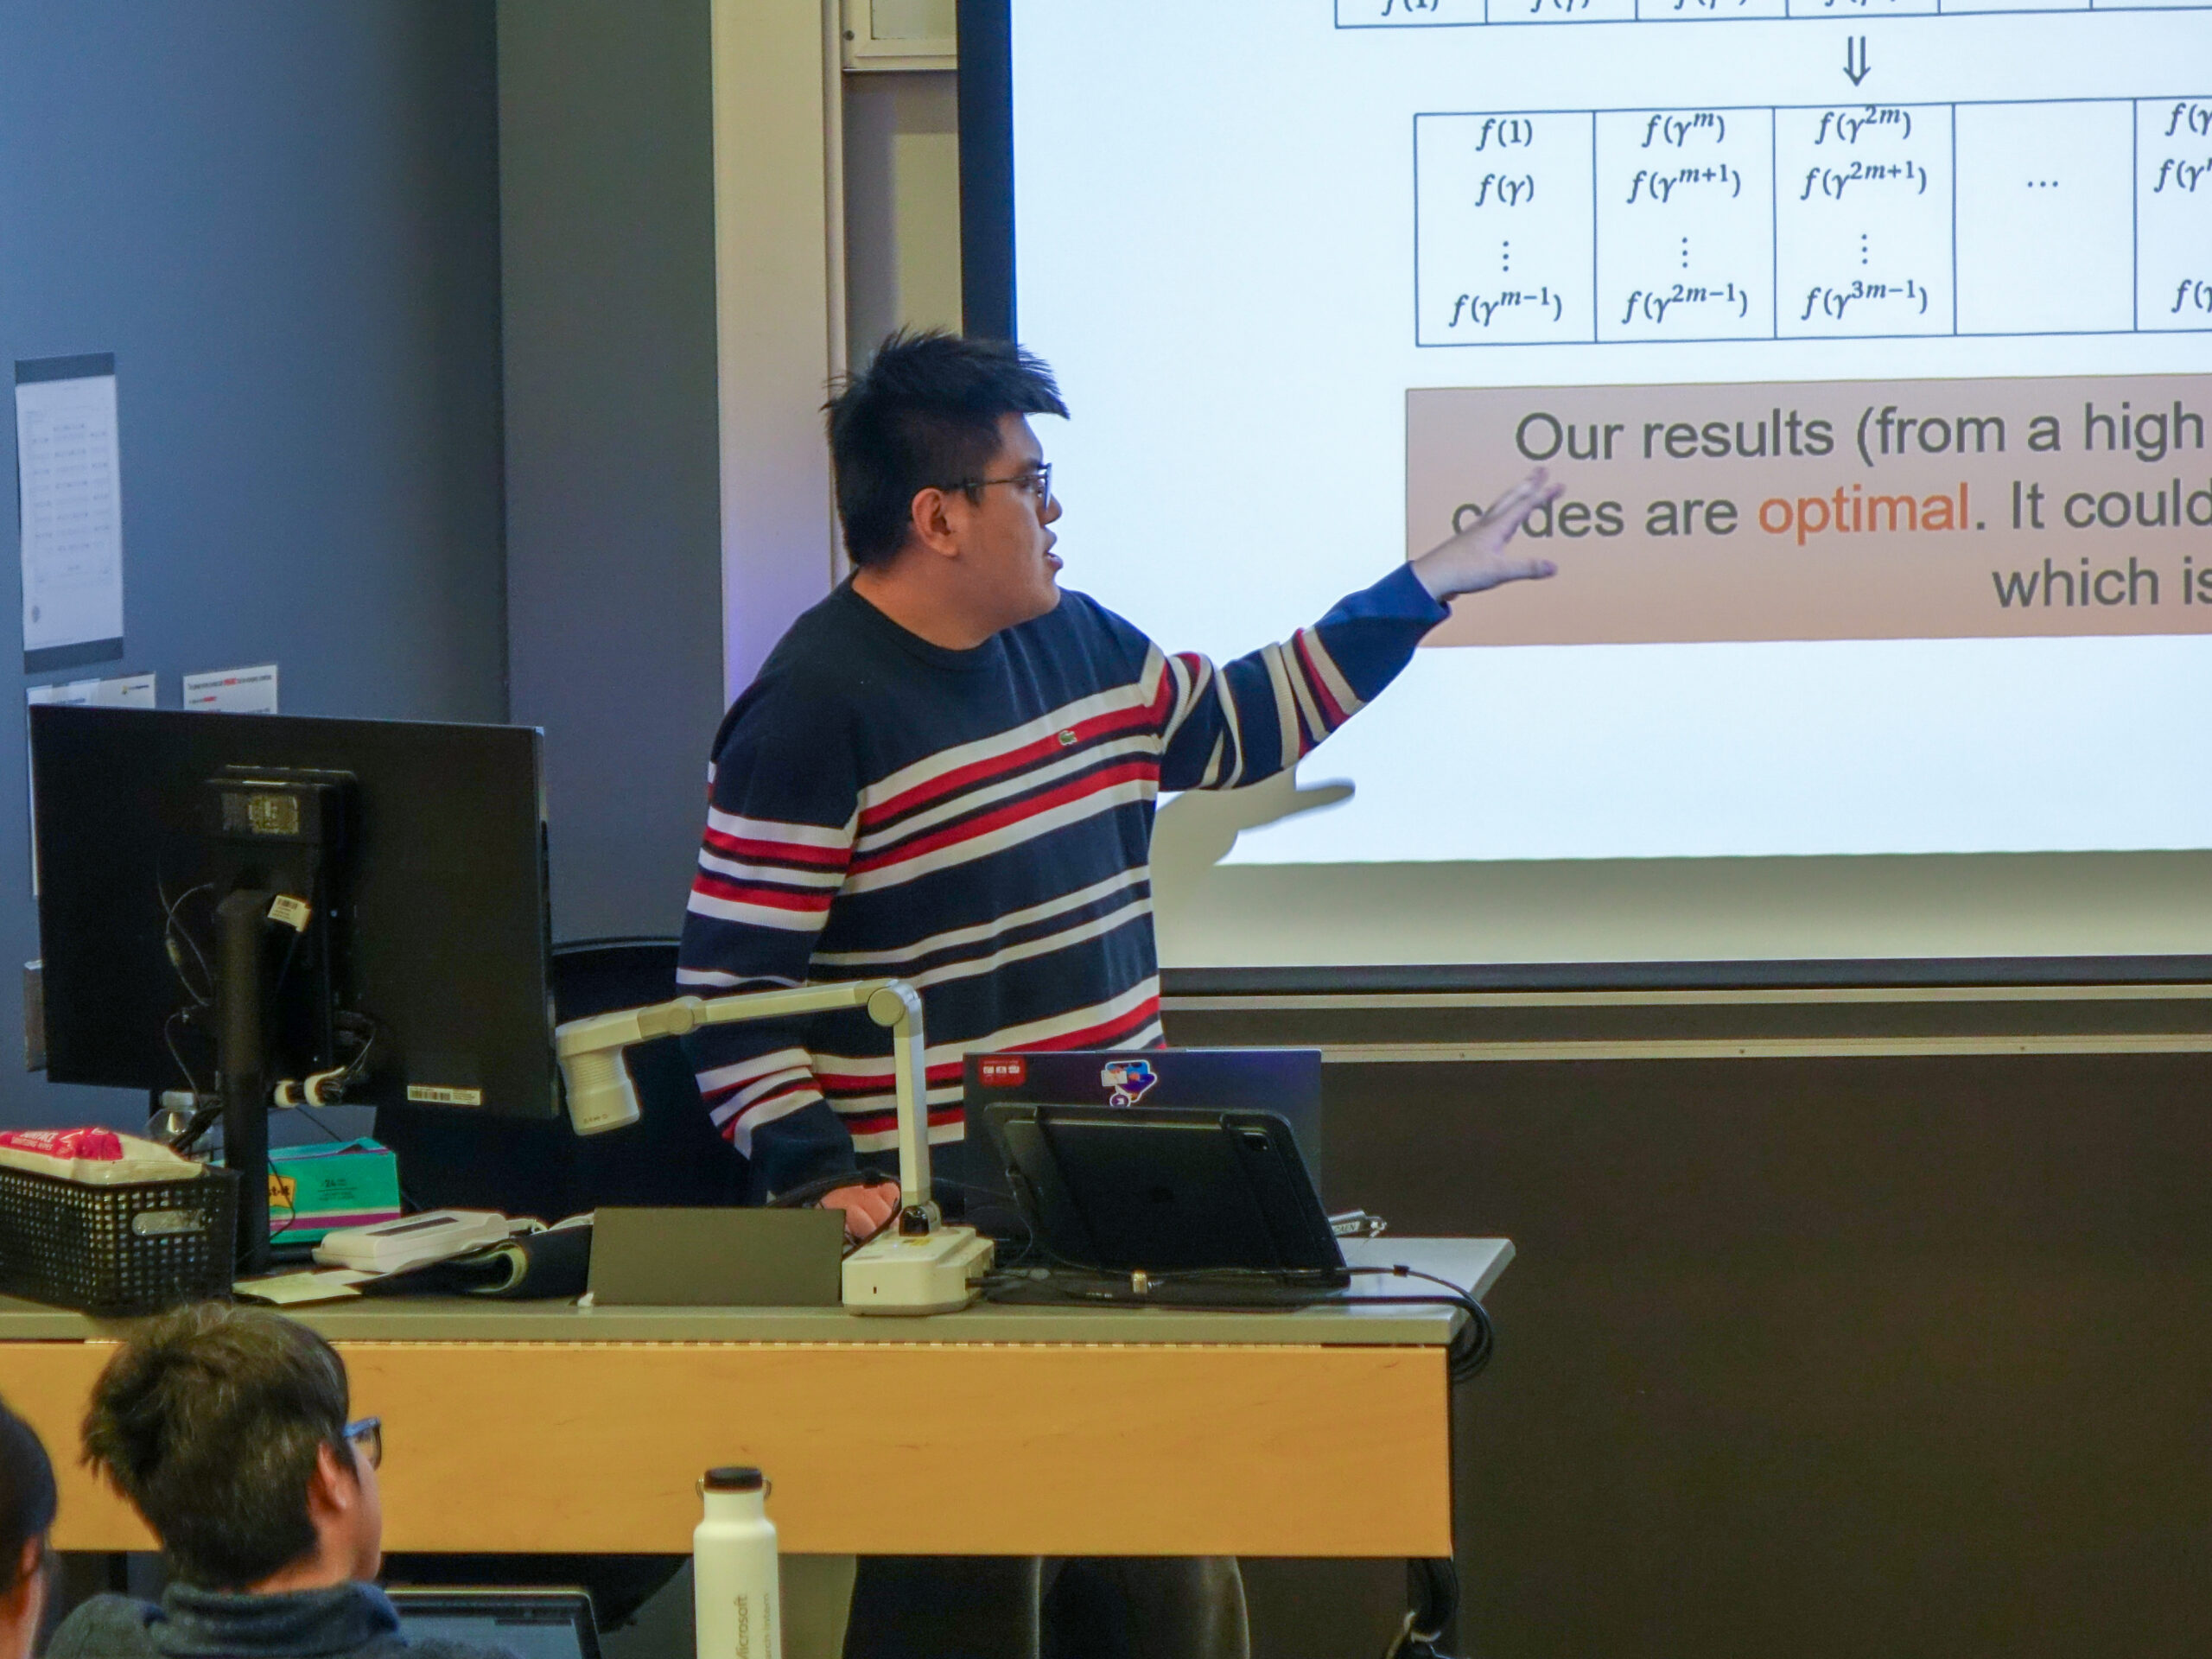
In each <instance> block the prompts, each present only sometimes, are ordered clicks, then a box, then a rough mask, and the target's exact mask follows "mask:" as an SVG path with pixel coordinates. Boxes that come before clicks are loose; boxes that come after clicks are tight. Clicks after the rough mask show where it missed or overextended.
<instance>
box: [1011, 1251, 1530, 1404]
mask: <svg viewBox="0 0 2212 1659" xmlns="http://www.w3.org/2000/svg"><path fill="white" fill-rule="evenodd" d="M1056 1265H1057V1266H1058V1267H1060V1268H1066V1269H1072V1270H1073V1271H1074V1272H1076V1273H1077V1274H1083V1275H1084V1276H1083V1277H1081V1278H1069V1277H1067V1276H1065V1274H1060V1275H1055V1274H1052V1273H1050V1272H1045V1273H1041V1274H1039V1273H1034V1272H1011V1273H993V1274H987V1275H985V1277H984V1279H983V1281H982V1296H983V1300H985V1301H988V1302H996V1303H1001V1304H1006V1303H1015V1304H1020V1303H1027V1304H1030V1305H1034V1304H1036V1303H1039V1302H1058V1303H1065V1304H1071V1305H1073V1304H1087V1305H1090V1306H1112V1307H1131V1306H1136V1307H1142V1306H1193V1305H1194V1304H1192V1303H1190V1302H1185V1301H1182V1300H1180V1299H1179V1297H1178V1295H1177V1293H1178V1292H1179V1291H1182V1290H1185V1289H1192V1290H1204V1291H1208V1292H1221V1291H1235V1290H1239V1289H1243V1290H1249V1291H1250V1292H1251V1293H1252V1295H1251V1297H1250V1299H1249V1300H1245V1301H1239V1300H1236V1299H1235V1298H1234V1297H1229V1298H1224V1297H1222V1296H1219V1295H1217V1294H1210V1295H1208V1296H1207V1297H1206V1298H1205V1300H1203V1301H1202V1302H1199V1303H1197V1304H1195V1305H1196V1306H1203V1307H1204V1308H1205V1309H1206V1310H1207V1311H1209V1312H1212V1313H1280V1312H1281V1311H1282V1310H1284V1309H1286V1308H1300V1307H1317V1306H1325V1305H1326V1306H1338V1307H1437V1306H1448V1307H1456V1308H1459V1310H1460V1311H1461V1312H1463V1313H1465V1314H1466V1316H1467V1322H1466V1324H1465V1325H1462V1326H1461V1327H1460V1328H1459V1331H1458V1332H1455V1333H1454V1334H1453V1336H1452V1342H1451V1344H1450V1346H1449V1347H1447V1348H1446V1351H1445V1374H1446V1377H1447V1378H1448V1379H1449V1380H1450V1381H1451V1383H1452V1385H1453V1386H1455V1387H1456V1386H1458V1385H1459V1383H1467V1382H1471V1381H1472V1380H1473V1379H1474V1378H1475V1377H1476V1376H1479V1375H1480V1374H1481V1373H1482V1370H1483V1368H1484V1366H1486V1365H1488V1364H1489V1363H1490V1358H1491V1353H1492V1351H1494V1350H1495V1349H1496V1348H1497V1329H1496V1327H1495V1326H1494V1325H1491V1318H1490V1314H1489V1312H1488V1311H1487V1310H1486V1309H1484V1306H1483V1305H1482V1304H1481V1303H1480V1302H1479V1301H1478V1300H1475V1298H1474V1296H1473V1295H1472V1294H1471V1293H1469V1292H1468V1291H1467V1290H1465V1288H1464V1287H1460V1286H1459V1285H1455V1284H1453V1283H1452V1281H1450V1280H1449V1279H1443V1278H1440V1277H1438V1276H1437V1275H1436V1274H1433V1273H1424V1272H1422V1271H1421V1269H1420V1268H1413V1267H1408V1266H1407V1265H1406V1264H1405V1263H1403V1262H1400V1263H1398V1264H1397V1265H1395V1266H1394V1267H1388V1268H1346V1269H1345V1271H1346V1272H1348V1273H1350V1274H1352V1275H1353V1276H1354V1277H1355V1278H1359V1277H1368V1278H1373V1277H1389V1278H1396V1279H1418V1280H1421V1281H1424V1282H1427V1283H1429V1284H1433V1285H1435V1286H1437V1287H1439V1288H1438V1289H1437V1290H1436V1291H1434V1292H1420V1291H1415V1292H1410V1293H1408V1294H1404V1295H1392V1296H1359V1295H1347V1294H1344V1290H1343V1288H1342V1287H1338V1286H1333V1285H1325V1284H1319V1283H1313V1282H1301V1281H1300V1280H1299V1278H1298V1277H1297V1276H1296V1275H1293V1274H1276V1273H1269V1272H1267V1271H1265V1270H1263V1269H1261V1268H1188V1269H1185V1270H1183V1271H1180V1272H1173V1273H1154V1274H1109V1273H1107V1272H1105V1271H1104V1270H1103V1269H1099V1268H1086V1267H1084V1266H1083V1265H1082V1264H1080V1263H1077V1262H1057V1263H1056Z"/></svg>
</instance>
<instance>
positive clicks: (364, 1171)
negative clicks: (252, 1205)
mask: <svg viewBox="0 0 2212 1659" xmlns="http://www.w3.org/2000/svg"><path fill="white" fill-rule="evenodd" d="M398 1214H399V1160H397V1159H396V1158H394V1157H393V1156H392V1155H391V1148H389V1147H384V1146H381V1145H379V1144H378V1142H376V1141H365V1140H364V1141H336V1142H334V1143H332V1144H331V1145H328V1146H308V1147H271V1148H270V1153H269V1236H270V1240H271V1241H272V1242H274V1243H279V1244H313V1243H317V1242H318V1241H319V1240H321V1237H322V1236H323V1235H324V1234H325V1233H328V1232H334V1231H335V1230H337V1229H339V1228H340V1227H370V1226H373V1225H375V1224H377V1223H378V1222H380V1221H390V1220H391V1219H393V1218H394V1217H397V1215H398Z"/></svg>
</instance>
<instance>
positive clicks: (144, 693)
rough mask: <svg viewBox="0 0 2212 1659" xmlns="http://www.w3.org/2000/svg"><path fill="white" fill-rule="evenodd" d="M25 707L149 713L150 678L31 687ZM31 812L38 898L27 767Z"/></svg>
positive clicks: (26, 748) (34, 810)
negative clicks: (51, 704) (41, 705)
mask: <svg viewBox="0 0 2212 1659" xmlns="http://www.w3.org/2000/svg"><path fill="white" fill-rule="evenodd" d="M23 701H24V702H25V703H27V704H31V705H35V704H38V703H44V702H57V703H60V704H61V705H63V706H64V707H65V708H70V709H151V708H152V707H153V706H154V677H153V676H152V675H150V674H126V675H124V676H123V677H121V678H119V679H112V680H72V681H70V682H69V683H67V685H34V686H32V687H30V688H29V690H26V691H25V692H24V693H23ZM23 760H24V764H25V765H27V766H30V765H31V747H30V745H29V743H25V744H24V745H23ZM26 798H28V799H29V802H30V809H31V894H32V896H33V897H34V898H35V897H36V896H37V894H38V768H37V767H36V766H31V783H30V788H29V791H28V792H27V797H26Z"/></svg>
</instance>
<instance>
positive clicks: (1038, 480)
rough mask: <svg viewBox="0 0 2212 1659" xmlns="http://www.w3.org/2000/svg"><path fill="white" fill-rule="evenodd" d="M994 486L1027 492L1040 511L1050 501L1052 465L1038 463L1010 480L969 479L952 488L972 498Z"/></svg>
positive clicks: (1050, 463)
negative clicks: (1032, 497)
mask: <svg viewBox="0 0 2212 1659" xmlns="http://www.w3.org/2000/svg"><path fill="white" fill-rule="evenodd" d="M994 484H1012V485H1015V486H1018V487H1020V488H1021V489H1025V490H1027V491H1028V492H1029V493H1030V494H1031V495H1033V496H1034V497H1035V498H1036V500H1037V505H1038V507H1039V509H1040V510H1041V509H1042V508H1043V507H1044V505H1045V504H1046V502H1047V501H1050V500H1051V499H1052V462H1051V461H1039V463H1038V464H1037V466H1036V467H1033V468H1032V469H1031V470H1030V471H1028V472H1026V473H1016V474H1014V475H1013V476H1012V477H1010V478H971V479H969V480H968V481H967V482H966V483H964V484H956V485H954V486H952V487H953V488H954V489H956V490H958V491H960V492H961V493H963V494H964V495H970V496H974V495H980V494H981V493H982V492H983V491H985V490H988V488H990V487H991V486H992V485H994Z"/></svg>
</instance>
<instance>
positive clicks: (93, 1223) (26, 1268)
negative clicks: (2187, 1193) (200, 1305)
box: [0, 1165, 238, 1314]
mask: <svg viewBox="0 0 2212 1659" xmlns="http://www.w3.org/2000/svg"><path fill="white" fill-rule="evenodd" d="M237 1232H238V1176H237V1175H236V1174H234V1173H232V1172H230V1171H228V1170H221V1169H207V1170H202V1171H201V1172H200V1173H199V1174H198V1175H196V1176H193V1177H190V1178H188V1179H181V1180H168V1181H128V1182H120V1183H118V1184H117V1185H113V1186H96V1185H92V1184H90V1183H88V1182H83V1181H72V1180H65V1179H62V1178H61V1177H60V1176H56V1175H39V1174H34V1173H31V1172H30V1171H29V1170H23V1169H15V1168H10V1167H9V1166H5V1165H0V1292H4V1293H5V1294H8V1295H10V1296H22V1297H26V1298H28V1299H29V1300H32V1301H35V1302H51V1303H53V1304H54V1305H55V1306H60V1307H73V1308H79V1309H81V1310H82V1311H83V1312H85V1313H99V1314H126V1313H156V1312H157V1311H159V1310H160V1309H162V1308H164V1307H168V1306H173V1305H174V1304H175V1303H178V1302H194V1301H205V1300H209V1299H211V1298H213V1299H218V1300H228V1298H229V1296H230V1294H231V1262H232V1253H233V1251H234V1250H235V1249H236V1243H235V1240H236V1236H237Z"/></svg>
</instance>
